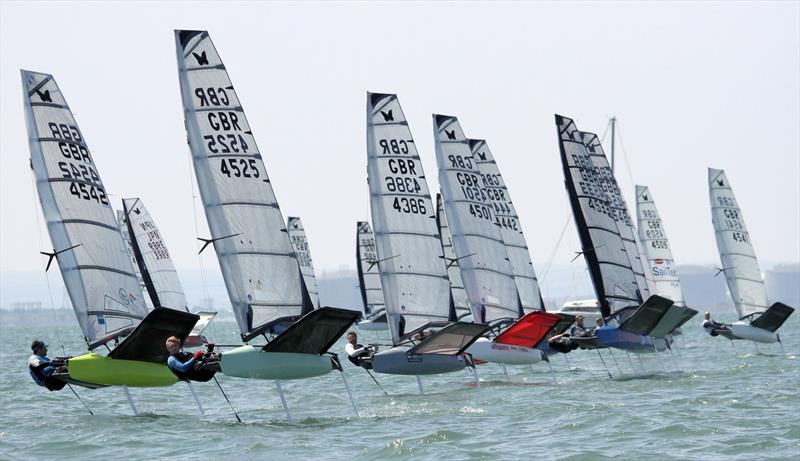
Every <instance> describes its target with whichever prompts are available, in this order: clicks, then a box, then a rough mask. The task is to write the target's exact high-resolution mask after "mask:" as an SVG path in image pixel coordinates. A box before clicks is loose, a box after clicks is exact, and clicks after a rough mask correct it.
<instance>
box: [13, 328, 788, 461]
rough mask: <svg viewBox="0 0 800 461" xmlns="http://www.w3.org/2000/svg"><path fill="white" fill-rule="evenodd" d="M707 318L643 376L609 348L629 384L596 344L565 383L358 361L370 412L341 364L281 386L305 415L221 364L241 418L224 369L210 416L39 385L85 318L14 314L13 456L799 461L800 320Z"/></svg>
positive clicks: (105, 393)
mask: <svg viewBox="0 0 800 461" xmlns="http://www.w3.org/2000/svg"><path fill="white" fill-rule="evenodd" d="M697 324H698V321H696V320H695V321H693V322H692V323H691V325H690V326H689V327H688V328H686V330H687V331H686V334H685V335H684V338H683V340H684V341H685V345H684V347H682V348H680V349H679V350H678V353H677V354H675V357H674V359H675V361H674V362H673V359H672V357H671V356H670V354H668V353H663V354H658V355H657V356H654V355H652V354H648V355H645V356H643V366H644V369H645V370H646V371H645V373H644V374H642V372H641V366H640V364H639V362H638V360H637V358H636V357H633V361H632V362H629V361H628V360H629V359H628V357H627V356H626V355H625V354H624V353H622V352H621V351H617V353H615V358H616V360H617V362H618V364H619V366H620V367H621V368H622V371H623V372H624V374H625V375H624V376H623V377H618V376H617V375H619V371H618V370H617V369H616V367H615V365H614V363H613V362H612V360H611V356H610V355H608V353H607V352H606V353H605V360H606V362H607V363H608V365H609V367H610V369H611V371H612V373H613V374H614V375H615V379H614V380H609V379H608V376H607V374H606V371H605V369H604V368H603V366H602V364H601V363H600V361H599V359H598V357H597V354H596V353H595V352H589V351H577V352H574V353H572V354H569V362H570V363H569V365H568V364H567V362H566V361H565V359H564V356H558V357H555V358H554V359H553V361H552V364H553V368H554V370H555V379H556V380H557V384H554V383H553V377H552V376H551V375H550V374H549V373H548V367H547V364H546V363H539V364H536V365H534V367H533V371H531V369H529V368H527V367H521V366H513V367H508V371H509V374H510V376H511V380H512V382H511V383H509V382H507V381H506V378H505V375H504V374H503V371H502V368H501V367H500V366H498V365H483V366H480V367H479V369H478V370H479V374H480V377H481V385H480V388H475V387H474V386H473V385H471V383H472V382H473V380H472V378H471V375H469V373H468V372H467V371H464V372H459V373H452V374H449V375H441V376H435V377H425V378H423V384H424V388H425V392H426V394H425V395H419V394H418V391H417V383H416V381H415V380H414V378H409V377H398V376H387V375H378V379H379V380H380V382H381V384H382V385H383V386H384V387H385V388H386V389H387V390H388V391H389V393H390V396H389V397H386V396H384V395H383V394H382V393H381V391H380V390H379V389H378V388H377V387H376V386H375V385H374V383H373V382H372V381H371V380H370V378H369V376H367V375H366V373H365V372H364V371H363V370H360V369H356V368H354V367H352V366H350V365H349V364H347V370H346V371H347V379H348V380H349V382H350V385H351V386H352V387H353V388H354V389H355V390H356V391H357V397H356V398H357V403H358V410H359V413H360V416H359V417H355V415H354V414H353V409H352V407H351V406H350V403H349V401H348V399H347V394H346V393H345V392H344V387H343V384H342V380H341V377H340V376H339V374H338V373H331V374H329V375H327V376H324V377H321V378H315V379H310V380H304V381H287V382H283V383H282V386H283V389H284V391H285V392H286V394H287V399H288V403H289V406H290V408H291V410H292V412H293V416H294V418H295V420H294V422H293V423H289V422H287V421H286V418H285V414H284V412H283V408H282V406H281V403H280V400H279V397H278V394H277V391H276V387H275V384H274V383H272V382H267V381H256V380H244V379H238V378H226V377H225V376H221V375H220V382H221V384H222V386H223V387H224V389H225V391H226V392H227V393H228V395H229V396H230V398H231V400H232V402H233V405H234V407H235V408H236V409H237V410H238V412H239V414H240V416H241V417H242V419H243V420H244V423H242V424H239V423H236V422H235V420H234V418H233V416H232V414H231V412H230V409H229V408H228V406H227V404H226V403H225V401H224V399H223V398H222V396H221V395H220V393H219V390H218V389H217V388H216V386H215V385H214V383H213V381H212V382H211V383H200V384H196V388H197V389H198V392H199V393H200V399H201V402H202V404H203V406H204V408H205V410H206V416H204V417H201V416H200V415H199V412H198V409H197V407H196V406H195V404H194V402H193V400H192V398H191V394H190V393H189V390H188V388H187V386H186V385H185V384H182V383H179V384H176V385H174V386H172V387H168V388H161V389H132V390H131V392H132V394H133V398H134V399H135V402H136V405H137V406H138V408H139V410H140V411H141V412H142V415H141V416H133V415H132V413H131V408H130V406H129V405H128V402H127V400H126V398H125V395H124V393H123V391H122V390H121V389H119V388H108V389H100V390H94V391H91V390H86V389H82V388H78V392H79V393H80V394H81V396H82V397H83V398H84V400H85V401H86V402H87V403H88V405H89V406H90V407H91V408H92V410H93V411H94V412H95V416H90V415H89V414H88V413H87V411H86V410H85V409H84V408H83V407H82V406H81V404H80V402H79V401H78V400H77V399H76V398H75V396H74V395H72V394H71V393H70V392H69V390H68V389H66V388H65V389H64V390H63V391H61V392H48V391H46V390H44V389H43V388H39V387H37V386H35V385H34V384H33V382H32V381H31V380H30V378H29V376H28V373H27V368H26V364H25V362H26V359H27V357H28V355H29V351H28V345H29V344H30V341H31V338H33V337H37V338H43V339H46V340H47V341H49V342H50V345H51V348H50V349H51V351H50V352H51V355H55V354H54V352H56V351H57V350H59V349H60V346H59V339H61V340H63V341H64V342H65V348H66V350H67V351H68V352H72V353H77V352H80V351H82V350H83V349H84V348H83V347H82V344H81V340H80V335H79V333H78V329H77V326H76V327H74V328H71V327H70V328H66V327H65V328H58V329H56V328H41V327H39V328H35V327H29V328H11V327H8V326H0V342H1V343H2V349H0V367H1V369H0V406H1V407H2V409H1V410H0V459H4V460H5V459H31V458H33V457H37V458H42V459H101V458H103V459H146V458H149V459H156V458H159V459H162V458H173V459H185V458H190V457H191V458H197V459H314V458H317V459H338V458H345V457H347V458H355V459H405V458H412V457H413V458H416V459H432V458H440V459H448V460H450V459H534V458H535V459H542V458H544V459H611V458H618V459H637V458H644V457H658V458H660V459H712V458H714V459H720V458H724V459H742V460H750V459H798V457H800V391H799V389H798V388H799V387H800V367H799V366H798V364H799V363H798V354H799V352H800V316H798V315H795V316H794V317H793V318H791V319H790V320H789V322H787V324H786V325H784V327H783V328H782V330H781V333H782V337H783V340H784V348H785V355H782V354H781V350H780V348H779V347H778V346H777V345H761V346H759V348H760V351H761V352H760V353H757V352H756V350H755V348H754V347H753V345H752V343H745V342H737V343H736V344H735V345H734V346H733V347H732V345H731V342H730V341H728V340H724V339H722V338H711V337H708V336H706V335H705V333H704V332H702V330H700V328H699V327H698V325H697ZM234 330H235V326H234V325H233V324H229V323H218V324H213V323H212V326H211V327H210V330H209V331H208V333H209V336H212V337H214V338H215V339H216V340H217V342H219V343H223V342H235V338H236V333H235V332H234ZM367 335H369V333H367ZM362 339H363V340H368V339H369V338H368V337H367V338H364V337H363V335H362ZM343 344H344V342H343V340H342V341H340V343H339V344H338V345H337V346H336V347H335V351H341V350H342V346H343ZM632 365H634V367H632ZM676 365H677V369H678V370H680V371H676ZM634 369H637V371H638V373H639V375H634V374H633V370H634Z"/></svg>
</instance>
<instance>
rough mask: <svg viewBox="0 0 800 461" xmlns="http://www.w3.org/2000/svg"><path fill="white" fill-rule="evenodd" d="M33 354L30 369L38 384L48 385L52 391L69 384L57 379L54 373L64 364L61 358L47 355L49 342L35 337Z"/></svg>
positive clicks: (29, 360) (32, 346) (32, 347)
mask: <svg viewBox="0 0 800 461" xmlns="http://www.w3.org/2000/svg"><path fill="white" fill-rule="evenodd" d="M31 351H33V355H31V356H30V358H29V359H28V371H29V372H30V374H31V378H33V380H34V381H35V382H36V384H38V385H40V386H43V387H46V388H47V389H48V390H51V391H60V390H61V389H63V388H64V386H66V385H67V383H66V381H62V380H59V379H55V378H54V377H53V373H55V372H56V370H57V369H58V367H60V366H64V365H65V363H64V362H63V361H61V360H51V359H50V358H49V357H47V343H46V342H44V341H40V340H38V339H35V340H34V341H33V342H32V343H31Z"/></svg>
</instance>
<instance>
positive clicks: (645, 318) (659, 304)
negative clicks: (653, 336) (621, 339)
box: [619, 295, 674, 335]
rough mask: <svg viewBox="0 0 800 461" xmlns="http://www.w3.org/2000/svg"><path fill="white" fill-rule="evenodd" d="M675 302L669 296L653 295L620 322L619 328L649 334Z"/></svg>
mask: <svg viewBox="0 0 800 461" xmlns="http://www.w3.org/2000/svg"><path fill="white" fill-rule="evenodd" d="M673 304H674V302H673V301H671V300H669V299H667V298H664V297H662V296H658V295H652V296H650V297H649V298H647V301H645V302H644V303H642V305H641V306H639V308H638V309H636V311H635V312H634V313H633V314H631V316H630V317H628V318H627V319H625V321H624V322H622V323H621V324H620V326H619V329H620V330H623V331H629V332H631V333H636V334H640V335H649V334H650V332H651V331H652V330H653V329H654V328H655V327H656V326H657V325H658V322H659V321H660V320H661V318H662V317H664V315H665V314H666V313H667V311H668V310H669V308H670V306H672V305H673Z"/></svg>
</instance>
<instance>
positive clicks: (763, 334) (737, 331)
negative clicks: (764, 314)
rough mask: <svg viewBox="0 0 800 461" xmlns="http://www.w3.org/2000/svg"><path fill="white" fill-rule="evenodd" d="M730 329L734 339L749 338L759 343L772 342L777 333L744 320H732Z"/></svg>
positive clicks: (775, 340)
mask: <svg viewBox="0 0 800 461" xmlns="http://www.w3.org/2000/svg"><path fill="white" fill-rule="evenodd" d="M730 329H731V334H732V335H733V336H734V339H749V340H750V341H755V342H759V343H774V342H777V341H778V334H777V333H774V332H771V331H767V330H765V329H763V328H758V327H754V326H753V325H750V324H749V323H746V322H734V323H732V324H731V328H730Z"/></svg>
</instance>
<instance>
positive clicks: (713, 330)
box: [703, 312, 730, 336]
mask: <svg viewBox="0 0 800 461" xmlns="http://www.w3.org/2000/svg"><path fill="white" fill-rule="evenodd" d="M703 329H704V330H706V333H708V334H710V335H711V336H719V333H720V332H725V331H730V327H729V326H728V325H725V324H724V323H719V322H717V321H715V320H714V319H712V318H711V313H710V312H706V313H705V315H704V316H703Z"/></svg>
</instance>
